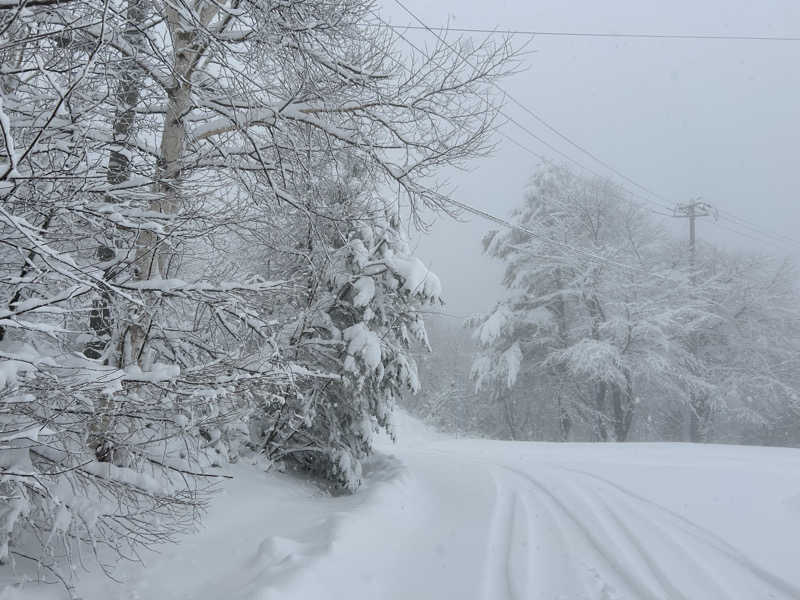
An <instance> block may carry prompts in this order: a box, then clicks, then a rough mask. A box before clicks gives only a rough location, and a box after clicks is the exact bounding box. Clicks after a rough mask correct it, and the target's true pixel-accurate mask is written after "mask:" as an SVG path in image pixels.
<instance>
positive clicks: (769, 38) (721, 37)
mask: <svg viewBox="0 0 800 600" xmlns="http://www.w3.org/2000/svg"><path fill="white" fill-rule="evenodd" d="M403 29H410V30H420V31H441V32H448V31H452V32H455V33H484V34H489V35H531V36H537V35H538V36H542V37H578V38H612V39H613V38H620V39H641V40H713V41H726V40H727V41H743V42H800V36H791V35H787V36H779V35H729V34H724V33H616V32H605V31H533V30H525V29H500V28H495V29H483V28H479V27H432V26H431V27H428V26H426V25H404V26H403Z"/></svg>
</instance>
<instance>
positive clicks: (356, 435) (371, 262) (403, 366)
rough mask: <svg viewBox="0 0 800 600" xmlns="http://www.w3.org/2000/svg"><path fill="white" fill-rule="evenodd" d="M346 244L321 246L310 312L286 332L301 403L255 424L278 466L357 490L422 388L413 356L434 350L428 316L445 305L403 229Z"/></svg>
mask: <svg viewBox="0 0 800 600" xmlns="http://www.w3.org/2000/svg"><path fill="white" fill-rule="evenodd" d="M350 208H351V209H352V208H353V207H352V206H351V207H350ZM338 234H339V235H340V236H341V237H340V238H338V241H337V239H336V238H330V239H329V240H325V241H326V242H328V245H326V246H325V247H321V245H320V244H319V243H318V244H317V245H316V246H315V250H314V256H315V259H316V260H318V261H319V263H314V264H315V265H317V267H318V268H319V271H318V272H313V271H312V273H311V274H310V276H309V277H310V281H311V282H313V283H310V284H309V285H308V289H309V290H310V293H309V296H308V297H307V298H306V299H305V304H306V306H307V309H306V310H304V311H301V312H300V313H299V314H298V315H297V316H296V319H295V320H292V321H290V322H289V323H288V324H287V325H286V326H285V328H284V330H285V335H286V336H287V337H289V338H290V339H291V341H290V342H289V343H291V344H293V345H294V348H295V352H294V354H293V355H292V356H293V363H294V364H295V365H296V367H299V369H298V370H296V383H297V388H298V391H297V394H296V395H295V396H293V397H292V398H290V399H289V400H288V401H287V402H286V403H284V404H279V405H278V406H275V404H270V405H268V410H267V411H265V412H263V413H261V414H260V415H259V416H256V417H254V418H256V419H257V420H258V431H257V432H256V433H257V434H258V437H257V439H258V440H259V441H260V442H259V443H261V444H262V445H263V447H264V448H265V450H266V452H267V454H268V455H269V456H270V457H271V458H273V459H274V460H282V459H287V460H288V461H290V462H291V463H294V464H299V465H301V466H303V467H304V468H306V469H310V470H312V471H314V472H316V473H318V474H320V475H322V476H323V477H325V478H327V479H330V480H332V481H334V482H336V483H337V484H338V485H339V486H341V487H343V488H345V489H349V490H354V489H356V488H357V487H358V486H359V484H360V482H361V460H362V459H363V458H364V457H365V456H367V455H368V454H369V453H370V451H371V449H372V438H373V436H374V435H375V434H376V433H377V432H378V431H379V430H381V429H383V430H386V431H388V432H391V415H392V410H393V408H394V405H395V403H396V402H397V400H398V399H399V398H400V396H401V394H403V393H404V392H411V393H414V392H416V391H417V390H418V388H419V381H418V377H417V368H416V363H415V361H414V358H413V356H412V353H411V351H412V349H413V347H414V346H415V345H421V346H422V347H426V348H427V346H428V341H427V335H426V332H425V326H424V323H423V320H422V316H421V315H420V313H419V309H420V308H421V307H423V306H424V305H426V304H429V303H435V302H440V301H441V300H440V296H441V285H440V283H439V279H438V277H436V275H435V274H434V273H432V272H431V271H430V270H429V269H428V268H427V267H425V265H424V264H423V263H422V262H421V261H420V260H419V259H417V258H416V257H413V256H412V255H410V253H409V251H408V245H407V244H406V242H405V240H404V239H403V237H402V235H401V234H400V232H399V231H398V229H397V221H396V219H385V218H381V219H375V221H374V222H373V223H367V224H362V225H361V226H359V227H357V228H350V229H347V230H345V231H344V232H343V231H341V229H339V231H338ZM337 246H338V247H337Z"/></svg>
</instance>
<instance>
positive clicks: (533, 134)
mask: <svg viewBox="0 0 800 600" xmlns="http://www.w3.org/2000/svg"><path fill="white" fill-rule="evenodd" d="M373 14H374V13H373ZM375 17H376V18H377V19H378V20H379V21H380V22H381V23H383V24H384V25H385V26H387V27H388V28H389V29H391V30H392V31H393V32H394V34H395V35H396V36H397V37H399V38H400V39H402V40H403V41H404V42H406V43H407V44H408V45H409V46H410V47H411V48H413V49H414V50H416V51H417V52H418V53H419V54H421V55H422V56H424V57H425V58H427V59H429V60H430V57H429V56H428V55H427V54H426V53H425V51H424V50H422V49H421V48H420V47H419V46H417V45H416V44H415V43H414V42H412V41H411V40H410V39H408V38H407V37H406V36H405V35H403V34H402V33H401V32H400V31H398V30H397V28H396V27H394V26H393V25H391V24H390V23H387V22H386V21H384V20H383V19H382V18H381V17H380V16H378V15H375ZM448 48H449V49H450V50H451V51H453V52H454V53H456V54H457V56H458V58H460V59H461V61H462V62H465V63H466V64H468V65H469V66H473V65H470V63H469V62H468V61H467V60H466V59H465V58H464V57H463V56H461V55H460V54H459V53H458V52H457V50H454V49H453V48H452V47H451V46H450V45H449V44H448ZM395 63H396V64H398V65H400V66H401V67H402V68H404V69H405V68H407V67H406V65H404V64H402V63H400V62H399V61H397V60H395ZM436 64H437V66H440V67H441V65H440V64H438V63H436ZM492 85H494V87H496V88H497V89H498V90H499V91H500V92H502V93H503V94H504V95H506V96H507V97H509V98H510V96H509V95H508V93H507V92H506V91H505V90H503V88H501V87H500V86H498V85H496V84H494V83H492ZM520 106H522V107H523V108H525V106H524V105H522V104H520ZM498 112H499V114H500V115H502V116H503V117H505V119H506V122H508V123H512V124H513V125H516V126H517V127H518V128H519V129H521V130H522V131H523V132H525V133H527V134H528V135H529V136H531V137H532V138H533V139H535V140H536V141H538V142H539V143H540V144H542V145H543V146H545V147H546V148H548V149H549V150H551V151H552V152H554V153H556V154H558V155H559V156H561V157H562V158H564V159H565V160H567V161H569V162H570V163H572V164H574V165H576V166H577V167H579V168H581V169H583V170H584V171H586V172H588V173H591V174H592V175H594V176H595V177H600V178H602V177H603V175H602V174H600V173H599V172H597V171H596V170H594V169H592V168H590V167H587V166H586V165H585V164H583V163H582V162H580V161H579V160H577V159H575V158H573V157H572V156H570V155H569V154H566V153H565V152H564V151H562V150H560V149H559V148H557V147H556V146H554V145H553V144H551V143H550V142H548V141H547V140H545V139H544V138H542V137H541V136H539V135H537V134H536V132H534V131H533V130H531V129H530V128H529V127H527V126H526V125H525V124H523V123H521V122H520V121H519V120H517V119H515V118H514V117H512V116H511V115H509V114H508V113H507V112H505V111H503V110H499V111H498ZM531 114H533V113H531ZM540 120H541V119H540ZM548 126H549V125H548ZM495 131H496V132H497V133H499V134H500V135H501V136H503V137H504V138H506V139H507V140H509V141H510V142H512V143H513V144H514V145H516V146H518V147H520V148H522V149H523V150H525V151H526V152H528V153H529V154H532V155H533V156H535V157H537V158H540V159H542V160H544V161H545V162H550V161H549V160H548V159H547V158H546V157H545V156H543V155H542V154H540V153H538V152H536V151H534V150H531V149H530V148H528V147H527V146H524V145H523V144H521V143H520V142H518V141H516V140H514V139H513V138H511V137H510V136H509V135H507V134H506V133H504V132H503V131H501V130H500V128H499V127H496V128H495ZM622 177H623V178H626V179H627V177H625V176H624V175H622ZM621 187H622V188H623V189H625V190H626V191H627V192H628V193H630V194H631V196H632V197H634V198H638V199H640V200H644V201H645V202H650V203H651V204H655V205H656V206H658V207H659V208H662V209H666V210H672V207H671V206H668V205H665V204H660V203H658V202H655V201H654V200H652V199H650V198H647V197H645V196H642V195H641V194H639V193H637V192H634V191H633V190H630V189H626V188H625V186H624V185H623V186H621ZM640 187H642V186H640ZM645 189H646V188H645ZM648 210H652V209H648ZM653 212H655V211H653Z"/></svg>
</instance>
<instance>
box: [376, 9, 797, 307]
mask: <svg viewBox="0 0 800 600" xmlns="http://www.w3.org/2000/svg"><path fill="white" fill-rule="evenodd" d="M381 2H382V6H383V16H384V18H387V19H388V20H389V21H391V22H392V23H393V24H394V25H406V24H412V23H413V22H412V19H411V18H410V17H409V16H408V15H407V14H406V13H404V12H403V11H402V9H401V8H400V7H399V6H397V4H396V3H395V2H394V1H393V0H381ZM404 3H405V4H406V5H407V6H408V7H409V8H410V9H411V10H412V11H414V12H415V13H417V14H418V15H419V16H420V18H422V19H423V20H424V21H425V22H426V23H427V24H429V25H431V26H441V25H444V24H446V23H447V22H448V20H449V22H450V24H451V26H453V27H480V28H487V27H488V28H494V27H497V28H511V29H526V30H559V31H608V32H635V33H681V34H689V33H705V34H710V33H719V34H750V35H789V36H791V35H794V36H798V35H800V2H798V0H758V1H754V0H703V1H698V0H693V1H691V0H673V1H671V2H664V1H663V0H605V1H604V2H597V1H596V0H542V1H537V2H531V1H530V0H495V1H493V2H486V1H485V0H483V1H480V2H478V1H475V0H436V1H435V2H434V1H431V0H404ZM408 35H409V37H410V38H411V39H413V40H415V41H417V42H422V41H425V38H426V36H428V37H430V34H428V33H426V32H410V33H409V34H408ZM451 35H452V34H451ZM429 41H430V40H429ZM523 41H525V39H524V38H520V39H519V42H520V43H522V42H523ZM400 43H403V42H400ZM529 49H531V50H535V53H533V54H530V55H529V56H528V57H527V58H526V61H527V62H528V63H529V68H528V70H527V71H525V72H524V73H521V74H519V75H516V76H514V77H512V78H509V79H508V80H506V81H505V82H503V83H502V85H503V87H504V88H505V89H507V90H508V91H509V92H510V93H511V94H513V95H514V96H515V97H516V98H517V99H518V100H519V101H521V102H522V103H523V104H525V105H526V106H528V107H530V108H531V109H532V110H534V111H535V112H537V113H538V114H539V115H540V116H542V117H543V118H544V119H546V120H547V121H548V122H549V123H550V124H551V125H553V126H554V127H556V128H558V129H559V130H560V131H562V132H564V133H565V134H566V135H568V136H569V137H570V138H572V139H573V140H575V141H576V142H578V143H580V144H581V145H583V146H584V147H586V148H588V149H589V150H590V151H592V152H593V153H594V154H595V155H597V156H599V157H600V158H602V159H603V160H604V161H606V162H608V163H610V164H611V165H613V166H614V167H616V168H617V169H618V170H619V171H621V172H622V173H624V174H626V175H628V176H629V177H631V178H633V179H634V180H636V181H638V182H639V183H641V184H643V185H645V186H647V187H648V188H650V189H652V190H654V191H656V192H658V193H659V194H661V195H662V196H665V197H666V198H668V199H669V200H670V204H674V203H676V202H681V201H686V200H688V199H689V198H691V197H694V196H702V197H703V199H704V200H706V201H708V202H711V203H712V204H714V205H715V206H716V207H717V208H718V209H720V210H723V211H728V212H730V213H733V214H734V215H736V216H738V217H740V218H742V219H745V220H747V221H749V222H751V223H753V224H755V225H757V226H758V227H760V228H762V229H767V230H770V231H774V232H776V233H777V234H778V235H784V236H789V237H793V238H795V239H796V240H798V242H797V243H796V244H793V243H792V242H788V241H785V242H783V243H781V244H780V245H776V244H773V243H770V242H769V241H766V240H764V239H763V238H761V237H759V236H757V234H754V233H753V232H752V231H748V230H746V229H744V227H738V228H739V229H740V230H742V231H745V232H746V233H747V235H749V236H755V237H757V238H758V239H752V237H746V236H743V235H737V234H736V233H733V232H732V231H730V229H729V228H732V227H736V226H734V225H732V224H730V223H726V222H722V221H720V222H719V223H714V222H712V221H711V219H703V220H702V221H699V222H698V236H700V237H704V238H705V239H710V240H712V241H715V242H717V243H720V244H724V245H726V246H729V247H731V246H735V247H744V248H760V249H762V250H763V251H765V252H769V253H777V254H781V255H787V254H791V255H793V256H795V257H800V231H799V230H798V229H800V227H798V225H800V42H744V41H695V40H687V41H684V40H632V39H597V38H553V37H538V38H535V39H534V40H533V42H532V43H531V44H530V46H529ZM506 112H508V113H509V114H510V115H511V116H513V117H514V118H516V119H518V120H519V121H521V122H522V123H524V124H525V125H526V126H528V127H529V128H531V129H532V130H533V131H535V132H536V133H537V134H538V135H540V136H541V137H543V138H545V139H547V140H548V141H549V142H551V143H552V144H553V145H555V146H557V147H558V148H559V149H561V150H562V151H564V152H566V153H567V154H569V155H570V156H573V157H574V158H576V159H578V160H580V161H581V162H582V163H584V164H586V165H587V166H590V167H591V168H593V169H595V170H597V171H600V172H605V171H604V170H603V168H602V167H601V166H599V165H597V164H596V163H592V161H591V159H589V158H587V157H585V156H583V155H581V154H580V152H579V151H577V150H575V149H574V148H571V147H570V146H569V145H567V144H566V143H565V142H563V141H562V140H560V139H558V138H557V137H556V136H554V135H552V134H550V133H549V132H548V131H547V130H546V129H545V128H544V127H543V126H541V125H540V124H539V123H537V122H536V121H534V120H533V118H531V117H530V116H528V115H526V114H525V113H524V112H523V111H522V110H520V109H518V108H516V107H514V106H513V105H510V104H509V105H508V107H507V109H506ZM506 131H507V132H508V134H509V135H511V136H512V137H514V138H515V139H517V140H519V141H520V142H523V143H524V144H525V145H527V146H528V147H530V148H531V149H533V150H535V151H537V152H540V153H541V154H544V155H546V156H552V157H553V158H554V159H557V158H558V157H557V156H556V155H554V154H553V153H552V152H551V151H549V150H548V149H547V148H545V147H544V146H542V145H541V144H540V143H539V142H537V141H535V140H533V139H532V138H530V137H528V136H527V134H525V133H524V132H522V131H520V130H518V129H517V128H516V127H514V126H509V127H508V128H507V130H506ZM535 166H536V159H534V158H533V157H532V156H530V155H529V154H527V153H524V152H523V151H521V150H519V149H518V148H516V147H515V146H513V145H512V144H511V143H508V142H503V143H501V144H500V146H499V148H498V151H497V152H496V153H495V154H494V155H493V156H491V157H490V158H486V159H482V160H479V161H476V162H474V163H473V165H472V170H471V172H469V173H461V172H457V173H453V174H449V175H448V176H449V179H450V181H451V182H452V183H453V184H454V185H455V186H456V188H457V193H456V198H457V199H459V200H461V201H462V202H465V203H468V204H471V205H473V206H476V207H478V208H481V209H485V210H489V211H492V212H494V213H496V214H499V215H501V216H507V215H508V213H509V211H510V210H511V208H512V207H513V206H514V205H515V204H516V203H518V202H519V201H520V199H521V198H522V195H523V192H524V187H525V183H526V181H527V179H528V177H529V175H530V174H531V172H532V170H533V169H534V168H535ZM609 175H611V174H610V173H609ZM612 178H613V176H612ZM465 218H467V217H465ZM654 218H656V219H662V218H661V217H654ZM468 220H469V222H467V223H456V222H452V221H440V222H438V223H437V224H436V225H435V226H434V227H433V229H432V231H431V232H430V234H429V235H427V236H423V237H422V239H421V240H420V244H419V249H418V255H419V256H420V258H421V259H422V260H424V261H425V262H426V263H427V264H429V265H430V266H431V267H432V268H433V270H434V271H435V272H436V273H437V274H438V275H439V276H440V277H441V279H442V282H443V284H444V293H445V297H446V300H447V302H448V305H447V309H448V310H449V311H450V312H452V313H455V314H465V313H471V312H476V311H484V310H487V309H488V308H489V307H490V306H491V305H492V303H493V302H494V301H495V300H496V299H497V298H498V297H499V295H500V293H501V288H500V285H499V279H500V274H501V266H500V265H499V264H496V263H494V262H493V261H490V260H489V259H487V258H485V257H483V256H482V255H481V247H480V239H481V237H482V235H483V233H484V232H485V231H487V230H488V229H490V228H492V226H491V225H490V224H487V223H485V222H482V221H479V220H478V219H477V218H468ZM662 220H664V221H667V219H666V218H664V219H662ZM667 225H668V226H669V227H674V228H675V231H676V233H680V234H684V232H683V227H684V226H685V222H683V221H680V222H678V220H677V219H675V220H672V219H670V220H669V223H667ZM679 225H680V226H681V229H677V227H678V226H679ZM726 228H728V229H726Z"/></svg>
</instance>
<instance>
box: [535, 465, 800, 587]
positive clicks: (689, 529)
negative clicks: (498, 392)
mask: <svg viewBox="0 0 800 600" xmlns="http://www.w3.org/2000/svg"><path fill="white" fill-rule="evenodd" d="M547 468H549V469H553V470H558V471H563V472H568V473H571V474H577V475H579V476H581V477H584V478H587V479H590V480H593V481H596V482H598V483H600V484H601V485H603V486H605V487H606V488H607V489H609V490H611V493H612V494H616V495H617V497H622V498H624V499H625V502H626V504H627V505H628V506H629V507H633V508H634V509H638V510H637V512H639V514H640V516H639V520H640V521H641V522H642V524H643V525H644V526H645V527H647V526H650V527H652V526H657V527H658V528H659V529H660V530H661V531H662V534H664V535H666V536H669V537H670V538H672V539H674V537H673V536H674V532H675V530H676V528H677V529H680V530H682V531H683V532H684V533H686V534H687V535H689V536H690V537H691V538H692V539H693V540H695V541H697V542H700V543H701V544H704V545H706V546H708V547H710V548H713V549H714V550H715V551H716V552H718V553H720V554H722V555H724V556H725V557H727V558H728V559H729V560H730V561H732V562H733V563H735V564H736V565H737V566H739V567H740V568H742V569H744V570H746V571H749V572H750V573H751V574H752V575H754V576H756V577H757V578H758V579H760V580H761V581H763V582H764V583H765V584H766V585H767V586H768V587H771V588H773V592H772V594H773V595H772V598H775V597H776V596H774V593H775V592H778V593H780V594H781V595H782V596H785V597H787V598H788V599H789V600H792V599H794V600H797V599H798V598H800V588H798V587H796V586H794V585H792V584H791V583H789V582H788V581H786V580H784V579H782V578H781V577H779V576H777V575H775V574H774V573H772V572H770V571H768V570H766V569H765V568H764V567H762V566H761V565H759V564H758V563H756V562H755V561H754V560H752V559H751V558H749V557H748V556H747V555H745V554H744V553H743V552H742V551H741V550H739V549H738V548H736V547H735V546H733V545H732V544H731V543H729V542H727V541H726V540H724V539H723V538H721V537H720V536H718V535H717V534H715V533H714V532H712V531H710V530H709V529H706V528H705V527H702V526H700V525H698V524H697V523H695V522H693V521H691V520H689V519H687V518H686V517H684V516H683V515H681V514H679V513H677V512H675V511H673V510H671V509H669V508H667V507H665V506H663V505H661V504H659V503H657V502H655V501H653V500H650V499H649V498H646V497H644V496H641V495H639V494H637V493H635V492H633V491H631V490H629V489H627V488H625V487H623V486H621V485H619V484H617V483H615V482H614V481H611V480H609V479H607V478H605V477H601V476H600V475H596V474H594V473H589V472H586V471H582V470H580V469H574V468H571V467H565V466H562V465H548V467H547ZM584 489H590V488H588V487H587V488H584ZM594 497H595V499H596V501H598V502H599V503H600V504H601V505H603V506H605V509H606V511H607V512H608V513H610V514H613V517H614V518H615V519H616V520H617V521H618V522H622V521H624V519H621V518H620V516H619V511H618V510H616V511H615V509H613V508H612V506H611V505H610V504H609V503H608V496H606V495H601V494H599V493H598V492H597V491H594ZM642 505H645V506H648V507H650V508H651V509H653V510H652V511H643V510H642V508H641V507H642ZM614 513H615V514H614ZM654 513H655V514H656V515H657V516H658V518H660V519H661V520H662V521H664V522H666V523H667V526H664V524H663V523H657V522H656V520H655V519H653V514H654ZM626 514H630V513H626ZM626 529H628V531H629V535H630V536H634V535H635V534H634V533H633V531H632V530H630V528H629V527H626ZM694 562H695V564H699V561H694ZM692 600H693V599H692Z"/></svg>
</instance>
